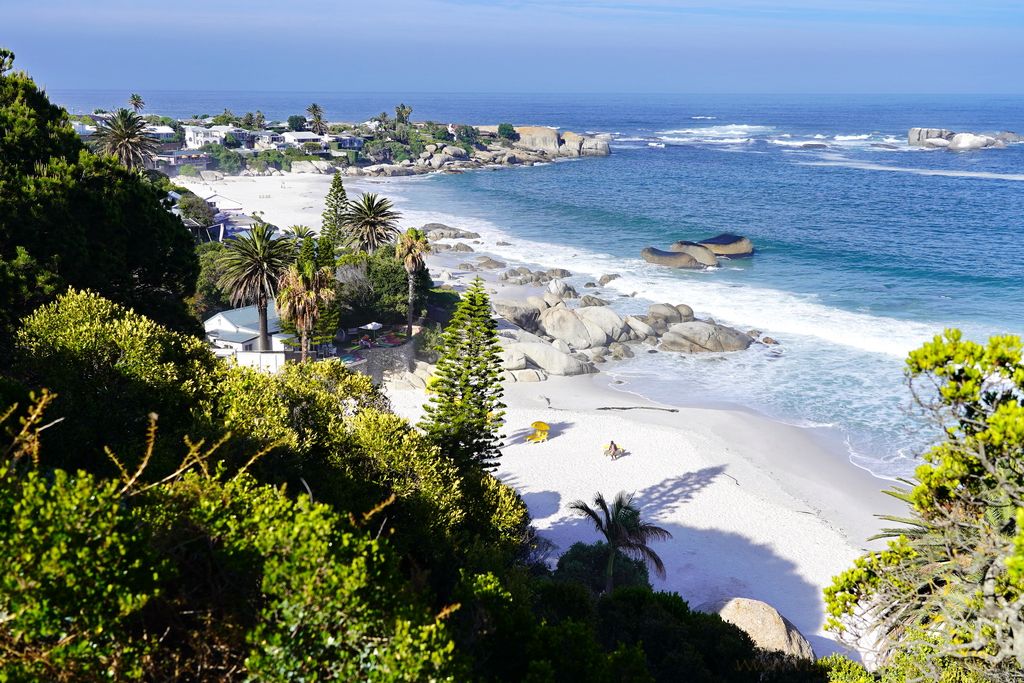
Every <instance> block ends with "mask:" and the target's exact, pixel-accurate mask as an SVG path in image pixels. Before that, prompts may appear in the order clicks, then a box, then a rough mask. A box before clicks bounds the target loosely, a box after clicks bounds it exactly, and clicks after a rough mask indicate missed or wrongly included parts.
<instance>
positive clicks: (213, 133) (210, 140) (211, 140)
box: [182, 126, 224, 149]
mask: <svg viewBox="0 0 1024 683" xmlns="http://www.w3.org/2000/svg"><path fill="white" fill-rule="evenodd" d="M182 130H184V132H185V147H186V148H187V149H199V148H200V147H202V146H203V145H220V144H223V142H224V133H223V132H221V131H219V130H214V129H212V128H204V127H202V126H182Z"/></svg>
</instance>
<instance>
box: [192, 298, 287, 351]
mask: <svg viewBox="0 0 1024 683" xmlns="http://www.w3.org/2000/svg"><path fill="white" fill-rule="evenodd" d="M203 328H204V329H205V330H206V340H207V341H208V342H210V345H211V346H212V347H213V352H214V353H215V354H217V355H218V356H222V357H230V356H237V355H238V354H239V353H243V352H259V348H260V342H259V336H260V315H259V311H258V310H257V308H256V306H243V307H242V308H232V309H231V310H228V311H221V312H220V313H217V314H216V315H213V316H211V317H209V318H207V319H206V320H205V321H204V322H203ZM267 332H268V333H269V334H270V352H276V353H281V354H284V353H285V352H292V351H293V348H292V347H290V346H288V345H287V344H286V343H285V341H286V340H288V339H291V338H292V335H290V334H284V333H282V332H281V319H280V317H279V316H278V314H277V306H275V305H274V302H273V301H270V302H269V303H268V304H267Z"/></svg>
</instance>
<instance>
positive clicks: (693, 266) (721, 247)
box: [640, 233, 754, 270]
mask: <svg viewBox="0 0 1024 683" xmlns="http://www.w3.org/2000/svg"><path fill="white" fill-rule="evenodd" d="M753 254H754V245H753V243H752V242H751V241H750V240H749V239H747V238H746V237H742V236H740V235H733V234H732V233H722V234H721V235H716V236H715V237H711V238H709V239H706V240H703V241H701V242H688V241H685V240H680V241H678V242H673V243H672V244H670V245H669V247H668V251H665V250H662V249H655V248H654V247H646V248H645V249H642V250H641V251H640V256H641V257H642V258H643V259H644V260H645V261H647V262H648V263H654V264H657V265H659V266H668V267H670V268H686V269H689V270H701V269H703V268H712V267H714V266H717V265H718V259H719V258H723V257H724V258H743V257H746V256H753Z"/></svg>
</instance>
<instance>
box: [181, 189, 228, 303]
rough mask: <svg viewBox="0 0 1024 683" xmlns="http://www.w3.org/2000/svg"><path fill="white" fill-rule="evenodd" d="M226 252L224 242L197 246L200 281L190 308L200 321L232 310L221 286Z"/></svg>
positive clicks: (197, 283)
mask: <svg viewBox="0 0 1024 683" xmlns="http://www.w3.org/2000/svg"><path fill="white" fill-rule="evenodd" d="M203 203H204V204H205V203H206V202H203ZM226 250H227V247H225V246H224V244H223V243H222V242H205V243H203V244H200V245H197V246H196V254H197V255H198V256H199V279H198V281H197V282H196V293H195V295H194V296H193V297H192V299H191V300H190V301H189V308H190V309H191V310H192V314H193V315H194V316H195V317H196V320H198V321H203V320H206V319H207V318H209V317H210V316H212V315H214V314H216V313H220V312H221V311H226V310H228V309H230V308H232V306H231V297H230V296H229V295H228V293H227V292H225V291H224V289H223V288H222V287H221V286H220V281H221V278H222V277H223V275H224V269H223V266H222V263H221V257H222V256H224V252H225V251H226Z"/></svg>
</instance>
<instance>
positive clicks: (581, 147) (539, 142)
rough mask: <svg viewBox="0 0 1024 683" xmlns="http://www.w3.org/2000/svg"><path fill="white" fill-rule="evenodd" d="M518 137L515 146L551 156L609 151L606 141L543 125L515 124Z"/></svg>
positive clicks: (586, 155) (571, 155)
mask: <svg viewBox="0 0 1024 683" xmlns="http://www.w3.org/2000/svg"><path fill="white" fill-rule="evenodd" d="M492 128H493V129H494V131H497V127H491V126H480V130H481V131H485V130H486V131H490V130H491V129H492ZM516 133H517V134H518V135H519V139H518V140H516V142H515V146H516V147H517V148H518V149H522V150H529V151H534V152H544V153H545V154H547V155H548V156H552V157H558V156H562V157H581V156H583V157H588V156H594V157H603V156H608V154H610V153H611V149H610V148H609V146H608V141H607V140H605V139H603V138H599V137H591V136H589V135H580V134H578V133H573V132H572V131H566V132H564V133H562V134H559V133H558V131H557V130H556V129H554V128H547V127H545V126H516Z"/></svg>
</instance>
